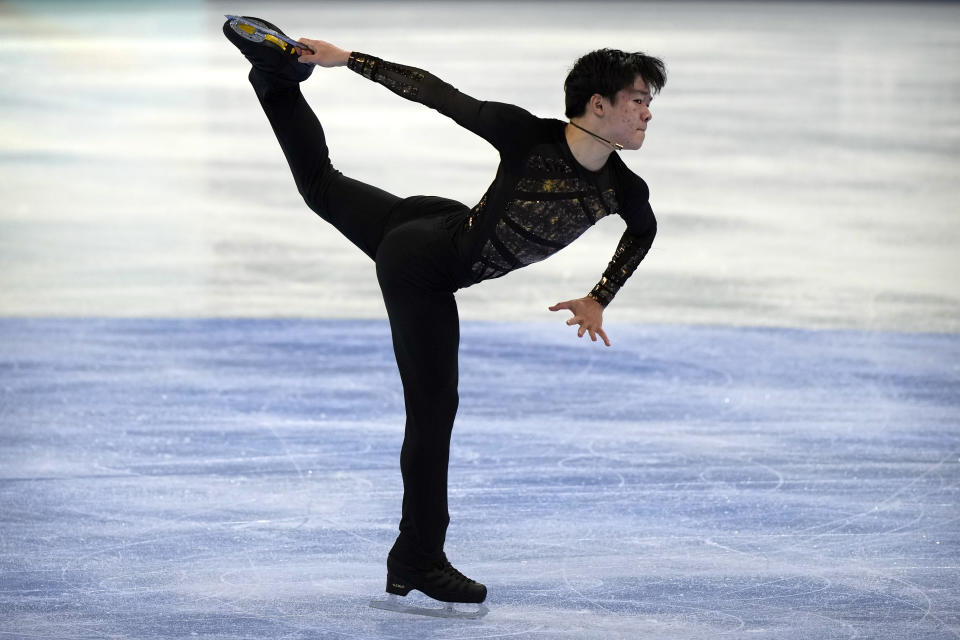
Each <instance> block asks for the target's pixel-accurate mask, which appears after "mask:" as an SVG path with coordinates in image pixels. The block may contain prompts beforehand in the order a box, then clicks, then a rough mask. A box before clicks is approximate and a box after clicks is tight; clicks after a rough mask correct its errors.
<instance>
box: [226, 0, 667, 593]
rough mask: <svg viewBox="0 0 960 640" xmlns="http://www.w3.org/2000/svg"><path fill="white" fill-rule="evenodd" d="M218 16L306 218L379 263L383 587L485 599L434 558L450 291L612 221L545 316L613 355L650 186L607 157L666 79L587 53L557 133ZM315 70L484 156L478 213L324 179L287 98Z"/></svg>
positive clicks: (426, 83)
mask: <svg viewBox="0 0 960 640" xmlns="http://www.w3.org/2000/svg"><path fill="white" fill-rule="evenodd" d="M230 18H231V19H228V20H227V21H226V22H225V23H224V25H223V32H224V34H225V35H226V37H227V38H228V39H229V40H230V42H232V43H233V44H234V45H236V46H237V48H239V49H240V51H241V52H242V53H243V55H244V56H246V58H247V59H248V60H249V61H250V63H251V64H252V65H253V68H252V69H251V71H250V74H249V80H250V83H251V84H252V85H253V89H254V92H255V93H256V95H257V98H258V99H259V101H260V104H261V106H262V107H263V110H264V112H265V113H266V115H267V119H268V120H269V121H270V125H271V126H272V127H273V131H274V133H275V134H276V136H277V140H278V141H279V143H280V147H281V149H282V150H283V153H284V155H285V156H286V159H287V162H288V164H289V165H290V170H291V171H292V172H293V178H294V181H295V182H296V185H297V189H298V190H299V192H300V194H301V195H302V196H303V198H304V200H305V201H306V204H307V206H309V207H310V209H312V210H313V211H315V212H316V213H317V214H318V215H319V216H320V217H321V218H323V219H324V220H326V221H327V222H329V223H330V224H332V225H333V226H334V227H336V229H337V230H338V231H340V233H342V234H343V235H344V236H346V238H347V239H348V240H350V241H351V242H352V243H353V244H355V245H356V246H357V247H358V248H359V249H360V250H361V251H363V252H364V253H365V254H367V255H368V256H369V257H370V258H371V259H372V260H373V261H374V262H375V263H376V274H377V280H378V283H379V285H380V290H381V292H382V294H383V301H384V304H385V305H386V309H387V315H388V317H389V321H390V330H391V335H392V339H393V348H394V353H395V355H396V360H397V367H398V368H399V371H400V378H401V381H402V383H403V397H404V404H405V408H406V426H405V431H404V438H403V446H402V449H401V453H400V471H401V474H402V476H403V506H402V514H401V518H400V525H399V530H400V532H399V535H398V536H397V539H396V542H395V543H394V545H393V547H392V548H391V550H390V551H389V554H388V556H387V587H386V590H387V592H388V593H392V594H396V595H400V596H405V595H406V594H407V593H409V591H410V590H411V589H417V590H419V591H421V592H423V593H424V594H426V595H427V596H429V597H431V598H434V599H436V600H440V601H443V602H447V603H451V602H474V603H480V602H483V600H484V599H485V598H486V595H487V589H486V587H485V586H484V585H482V584H480V583H478V582H475V581H474V580H471V579H469V578H467V577H466V576H464V575H463V574H462V573H460V572H459V571H457V570H456V569H455V568H454V567H453V566H452V565H451V564H450V562H449V561H448V560H447V557H446V554H445V553H444V540H445V537H446V530H447V525H448V524H449V522H450V516H449V513H448V511H447V466H448V459H449V453H450V434H451V431H452V429H453V422H454V417H455V416H456V413H457V405H458V401H459V397H458V395H457V355H458V354H457V352H458V348H459V343H460V324H459V318H458V316H457V304H456V301H455V298H454V293H455V292H456V291H457V290H458V289H461V288H464V287H469V286H472V285H475V284H477V283H479V282H482V281H484V280H488V279H490V278H499V277H501V276H503V275H506V274H507V273H509V272H511V271H513V270H514V269H518V268H520V267H523V266H526V265H528V264H532V263H534V262H538V261H540V260H543V259H544V258H546V257H548V256H550V255H552V254H553V253H555V252H557V251H558V250H560V249H562V248H563V247H565V246H566V245H568V244H570V243H571V242H572V241H573V240H574V239H576V238H577V237H578V236H580V235H581V234H582V233H583V232H584V231H586V230H587V229H588V228H589V227H591V226H593V225H594V224H595V223H596V222H597V220H599V219H600V218H602V217H604V216H607V215H611V214H617V215H619V216H620V217H622V218H623V220H624V222H625V223H626V230H625V231H624V233H623V236H622V237H621V239H620V242H619V244H618V246H617V247H616V250H615V251H614V253H613V258H612V260H610V262H609V264H608V265H607V267H606V270H605V271H604V272H603V276H602V277H601V278H600V281H599V282H598V283H597V285H596V286H595V287H594V288H593V290H592V291H590V292H589V293H588V294H587V295H586V296H584V297H582V298H577V299H574V300H567V301H564V302H558V303H556V304H554V305H553V306H551V307H549V309H550V310H551V311H559V310H561V309H567V310H569V311H570V312H572V314H573V316H572V317H571V318H570V319H568V320H567V324H568V325H573V324H576V325H579V330H578V333H577V335H578V336H579V337H581V338H582V337H583V336H584V334H585V333H589V334H590V338H591V340H593V341H594V342H596V341H597V336H599V337H600V338H601V339H602V340H603V342H604V344H605V345H606V346H608V347H609V346H610V340H609V339H608V337H607V334H606V332H605V331H604V330H603V328H602V321H603V310H604V308H606V306H607V305H608V304H610V301H611V300H612V299H613V297H614V295H616V293H617V291H618V290H619V289H620V287H622V286H623V284H624V283H625V282H626V280H627V278H629V277H630V275H631V274H632V273H633V271H634V270H635V269H636V268H637V265H639V264H640V261H641V260H643V258H644V256H645V255H646V254H647V252H648V251H649V250H650V246H651V244H652V243H653V238H654V235H655V234H656V231H657V223H656V219H655V218H654V215H653V211H652V210H651V208H650V204H649V202H648V196H649V192H648V189H647V185H646V183H645V182H644V181H643V180H642V179H641V178H640V177H638V176H637V175H636V174H634V173H633V172H632V171H630V169H628V168H627V166H626V165H625V164H624V163H623V161H622V160H621V159H620V157H619V155H618V154H617V153H614V152H615V151H619V150H628V149H630V150H635V149H639V148H640V146H641V145H642V144H643V140H644V136H645V135H646V130H647V126H648V125H649V124H650V119H651V117H652V116H651V113H650V101H651V99H652V97H653V95H654V94H655V93H657V92H659V91H660V89H661V88H662V87H663V86H664V83H665V82H666V74H665V70H664V66H663V62H662V61H661V60H659V59H658V58H655V57H652V56H648V55H645V54H643V53H626V52H623V51H619V50H614V49H600V50H597V51H593V52H591V53H588V54H586V55H584V56H583V57H581V58H580V59H579V60H577V61H576V63H575V64H574V66H573V68H572V70H571V71H570V73H569V75H568V76H567V78H566V82H565V83H564V92H565V96H566V116H567V118H568V121H566V122H564V121H561V120H556V119H548V118H538V117H536V116H534V115H531V114H530V113H529V112H527V111H525V110H524V109H522V108H520V107H517V106H514V105H511V104H504V103H501V102H489V101H481V100H477V99H475V98H472V97H470V96H468V95H465V94H463V93H461V92H460V91H458V90H457V89H455V88H454V87H452V86H451V85H449V84H447V83H446V82H443V81H442V80H440V79H438V78H436V77H435V76H433V75H431V74H430V73H428V72H427V71H424V70H422V69H417V68H415V67H409V66H406V65H402V64H397V63H395V62H388V61H386V60H382V59H380V58H378V57H375V56H373V55H369V54H366V53H360V52H358V51H346V50H344V49H340V48H339V47H336V46H334V45H332V44H330V43H328V42H324V41H321V40H311V39H307V38H301V39H300V40H299V41H293V40H290V39H289V38H287V37H286V36H285V34H283V32H281V31H280V30H279V29H277V28H276V27H275V26H274V25H272V24H270V23H269V22H267V21H265V20H261V19H258V18H250V17H243V18H237V17H233V16H231V17H230ZM294 42H296V43H297V44H293V43H294ZM318 66H319V67H341V66H346V67H347V68H348V69H350V70H351V71H354V72H356V73H358V74H359V75H361V76H363V77H364V78H367V79H369V80H372V81H373V82H377V83H379V84H381V85H383V86H385V87H386V88H387V89H389V90H390V91H392V92H393V93H396V94H397V95H399V96H401V97H403V98H406V99H408V100H412V101H415V102H419V103H421V104H423V105H426V106H427V107H430V108H431V109H435V110H437V111H438V112H440V113H441V114H443V115H445V116H447V117H449V118H452V119H453V120H454V121H455V122H456V123H457V124H459V125H460V126H462V127H465V128H467V129H469V130H470V131H472V132H474V133H476V134H477V135H479V136H480V137H482V138H483V139H485V140H486V141H488V142H489V143H490V144H492V145H493V146H494V147H495V148H496V149H497V151H499V152H500V166H499V168H498V169H497V174H496V177H495V178H494V180H493V183H492V184H491V185H490V187H489V188H488V189H487V191H486V193H485V194H484V196H483V197H482V198H481V199H480V201H479V202H478V203H477V204H476V205H474V206H473V207H472V208H471V207H467V206H466V205H464V204H462V203H460V202H457V201H454V200H449V199H447V198H440V197H435V196H423V195H420V196H412V197H409V198H401V197H398V196H395V195H393V194H391V193H387V192H386V191H384V190H382V189H379V188H377V187H375V186H372V185H369V184H365V183H363V182H360V181H358V180H356V179H354V178H351V177H347V176H345V175H343V174H342V173H340V172H339V171H337V170H336V169H334V167H333V165H332V164H331V161H330V154H329V150H328V149H327V143H326V140H325V138H324V133H323V128H322V127H321V126H320V122H319V121H318V120H317V117H316V116H315V115H314V113H313V111H312V110H311V108H310V107H309V106H308V105H307V102H306V101H305V100H304V97H303V94H302V93H301V92H300V86H299V83H300V82H303V81H304V80H306V79H307V78H308V77H309V76H310V75H311V73H312V72H313V70H314V68H315V67H318ZM502 71H503V72H504V73H508V72H509V70H508V69H504V70H502ZM380 124H381V125H382V123H380Z"/></svg>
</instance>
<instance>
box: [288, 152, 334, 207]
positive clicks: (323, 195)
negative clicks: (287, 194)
mask: <svg viewBox="0 0 960 640" xmlns="http://www.w3.org/2000/svg"><path fill="white" fill-rule="evenodd" d="M341 175H343V174H341V173H340V172H339V171H337V170H336V169H334V168H333V164H332V163H331V162H330V158H326V157H325V158H321V159H320V160H318V162H317V163H316V164H315V165H313V167H312V169H310V170H309V171H307V172H305V173H303V174H301V175H295V176H294V179H295V181H296V183H297V191H298V192H299V193H300V196H301V197H302V198H303V201H304V202H306V203H307V206H308V207H310V208H311V209H312V210H313V211H314V212H316V213H317V215H319V216H320V217H321V218H323V219H324V220H326V219H327V215H326V210H327V204H326V203H327V193H328V192H329V191H330V185H331V184H332V183H333V181H334V180H336V179H337V178H338V177H339V176H341Z"/></svg>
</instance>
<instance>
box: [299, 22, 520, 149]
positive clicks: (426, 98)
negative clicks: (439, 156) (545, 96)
mask: <svg viewBox="0 0 960 640" xmlns="http://www.w3.org/2000/svg"><path fill="white" fill-rule="evenodd" d="M301 42H303V43H305V44H307V45H309V46H310V48H311V49H313V50H314V52H315V53H313V54H308V55H303V56H301V57H300V61H301V62H308V63H312V64H318V65H320V66H324V67H340V66H346V67H347V68H349V69H350V70H351V71H354V72H356V73H358V74H360V75H362V76H363V77H365V78H367V79H369V80H372V81H374V82H376V83H378V84H382V85H383V86H385V87H386V88H388V89H390V91H392V92H394V93H396V94H397V95H399V96H401V97H403V98H406V99H408V100H412V101H414V102H419V103H420V104H423V105H425V106H427V107H430V108H431V109H435V110H437V111H439V112H440V113H442V114H443V115H445V116H447V117H449V118H451V119H452V120H453V121H454V122H456V123H457V124H459V125H460V126H462V127H464V128H466V129H469V130H470V131H472V132H473V133H476V134H477V135H479V136H480V137H482V138H484V139H485V140H487V141H488V142H490V144H492V145H493V146H494V147H496V148H497V149H498V150H500V151H503V150H504V149H505V148H507V147H508V146H509V145H510V144H515V142H516V138H517V135H518V133H520V132H522V131H523V129H524V128H526V127H527V126H528V125H529V123H530V121H531V120H534V119H535V118H534V116H532V115H531V114H530V113H528V112H527V111H525V110H523V109H521V108H520V107H516V106H514V105H509V104H504V103H500V102H483V101H480V100H477V99H476V98H472V97H470V96H468V95H466V94H464V93H461V92H460V91H458V90H457V89H455V88H454V87H453V86H451V85H449V84H447V83H446V82H444V81H443V80H440V79H439V78H437V77H436V76H434V75H433V74H431V73H429V72H427V71H424V70H423V69H417V68H416V67H408V66H406V65H402V64H397V63H395V62H388V61H386V60H382V59H380V58H377V57H376V56H371V55H368V54H365V53H360V52H357V51H353V52H350V51H345V50H343V49H340V48H339V47H335V46H334V45H332V44H330V43H329V42H323V41H322V40H308V39H306V38H301Z"/></svg>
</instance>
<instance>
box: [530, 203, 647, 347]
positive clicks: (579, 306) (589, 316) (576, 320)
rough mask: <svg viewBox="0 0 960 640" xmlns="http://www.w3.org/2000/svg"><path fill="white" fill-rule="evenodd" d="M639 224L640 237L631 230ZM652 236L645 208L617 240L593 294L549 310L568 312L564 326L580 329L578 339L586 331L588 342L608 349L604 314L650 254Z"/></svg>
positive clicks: (630, 219)
mask: <svg viewBox="0 0 960 640" xmlns="http://www.w3.org/2000/svg"><path fill="white" fill-rule="evenodd" d="M640 220H646V222H647V226H646V228H645V229H644V230H643V231H642V232H641V233H636V232H634V231H633V230H632V229H631V226H633V229H636V228H637V226H639V224H640V223H639V221H640ZM641 228H642V227H641ZM655 235H657V219H656V218H655V217H654V216H653V211H652V210H651V209H650V205H649V204H646V206H645V208H644V209H642V210H641V211H640V212H638V213H637V214H635V215H631V216H630V217H629V218H628V226H627V230H626V231H624V232H623V235H622V236H621V237H620V243H619V244H618V245H617V250H616V251H615V252H614V253H613V259H612V260H610V264H608V265H607V268H606V270H605V271H604V272H603V277H602V278H600V282H598V283H597V285H596V286H595V287H594V288H593V290H592V291H591V292H590V293H588V294H587V295H586V296H585V297H583V298H579V299H577V300H567V301H566V302H558V303H557V304H555V305H553V306H552V307H549V309H550V311H559V310H560V309H569V310H570V311H571V312H572V313H573V317H572V318H570V319H569V320H567V324H568V325H571V324H579V325H580V330H579V331H578V332H577V335H578V337H581V338H582V337H583V334H584V332H587V331H589V332H590V339H591V340H593V341H594V342H596V341H597V335H599V336H600V337H601V338H603V343H604V344H605V345H607V346H608V347H609V346H610V339H609V338H608V337H607V334H606V332H605V331H604V330H603V310H604V309H605V308H606V307H607V305H608V304H610V301H611V300H613V296H615V295H616V293H617V291H619V290H620V287H622V286H623V285H624V283H626V281H627V278H629V277H630V276H631V274H633V272H634V271H635V270H636V269H637V266H638V265H639V264H640V262H641V261H642V260H643V258H644V257H645V256H646V255H647V253H648V252H649V251H650V247H651V245H652V244H653V238H654V236H655Z"/></svg>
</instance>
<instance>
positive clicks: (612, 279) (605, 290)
mask: <svg viewBox="0 0 960 640" xmlns="http://www.w3.org/2000/svg"><path fill="white" fill-rule="evenodd" d="M654 235H656V227H655V226H654V230H653V232H652V233H647V234H643V235H637V234H634V233H631V232H630V231H629V230H628V231H624V232H623V235H622V236H621V237H620V244H618V245H617V250H616V251H615V252H614V253H613V259H612V260H610V264H609V265H607V269H606V271H604V272H603V277H602V278H600V282H598V283H597V285H596V286H595V287H594V288H593V290H592V291H591V292H590V293H589V294H588V295H589V296H590V297H591V298H593V299H594V300H596V301H597V302H599V303H600V304H602V305H603V306H604V307H606V306H607V305H608V304H610V301H611V300H613V297H614V296H615V295H617V291H619V290H620V287H622V286H623V285H624V284H625V283H626V282H627V278H629V277H630V276H631V275H632V274H633V272H634V271H636V269H637V267H638V266H639V265H640V262H641V261H642V260H643V259H644V257H646V255H647V252H649V251H650V247H651V246H652V244H653V237H654Z"/></svg>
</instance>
